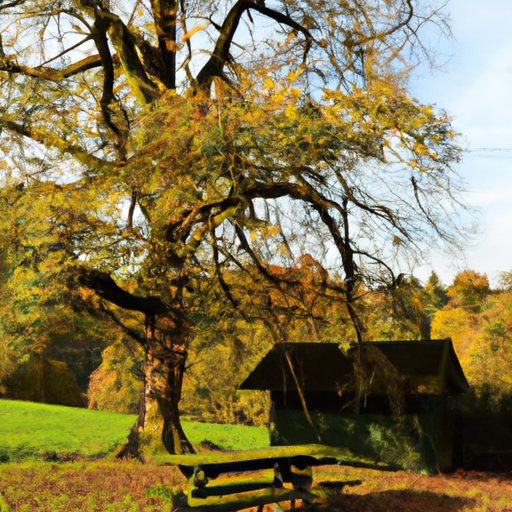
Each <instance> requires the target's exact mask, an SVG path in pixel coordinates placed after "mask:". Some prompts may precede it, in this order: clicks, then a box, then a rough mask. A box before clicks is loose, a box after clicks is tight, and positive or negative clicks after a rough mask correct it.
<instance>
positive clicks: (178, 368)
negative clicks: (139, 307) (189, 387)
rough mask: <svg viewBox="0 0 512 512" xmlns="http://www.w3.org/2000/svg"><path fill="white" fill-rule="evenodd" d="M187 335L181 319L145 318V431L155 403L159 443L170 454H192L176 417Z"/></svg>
mask: <svg viewBox="0 0 512 512" xmlns="http://www.w3.org/2000/svg"><path fill="white" fill-rule="evenodd" d="M189 335H190V327H189V325H188V323H187V322H186V321H185V320H184V319H182V318H171V317H170V316H167V315H158V316H151V317H150V316H148V317H147V355H146V364H145V376H146V385H145V393H146V396H145V399H144V402H145V404H144V405H145V411H144V413H145V416H146V417H145V420H144V428H145V429H146V428H147V427H148V426H149V424H150V423H151V421H150V420H149V416H150V414H151V412H150V409H151V405H152V404H154V402H155V401H156V403H157V404H158V409H159V411H160V413H161V416H162V419H163V425H162V430H161V436H162V442H163V444H164V446H165V448H166V449H167V451H168V452H169V453H171V454H174V453H194V448H193V447H192V445H191V444H190V442H189V440H188V439H187V437H186V435H185V432H184V431H183V428H182V426H181V422H180V413H179V402H180V399H181V387H182V383H183V374H184V372H185V364H186V361H187V348H188V341H189Z"/></svg>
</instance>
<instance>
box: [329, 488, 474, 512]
mask: <svg viewBox="0 0 512 512" xmlns="http://www.w3.org/2000/svg"><path fill="white" fill-rule="evenodd" d="M326 505H327V507H326V508H323V510H332V511H333V512H390V511H393V512H423V511H428V510H435V511H436V512H458V511H461V510H464V509H468V508H472V507H474V506H476V502H475V500H474V499H471V498H452V497H450V496H446V495H444V494H436V493H433V492H420V491H407V490H401V491H382V492H375V493H369V494H365V495H356V494H338V495H336V496H332V497H331V498H329V499H327V500H326Z"/></svg>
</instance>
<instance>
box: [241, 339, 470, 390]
mask: <svg viewBox="0 0 512 512" xmlns="http://www.w3.org/2000/svg"><path fill="white" fill-rule="evenodd" d="M368 346H369V347H372V348H377V349H379V350H380V352H381V353H382V354H384V356H385V357H386V358H387V360H388V361H389V362H390V363H391V364H392V365H393V366H394V368H395V369H396V372H397V373H398V375H400V377H401V378H402V380H403V381H404V383H407V384H408V392H409V393H416V392H417V393H427V394H442V393H444V392H445V391H447V392H448V393H451V394H458V393H463V392H464V391H466V390H467V389H468V388H469V384H468V382H467V380H466V377H465V376H464V372H463V371H462V367H461V366H460V363H459V360H458V358H457V355H456V354H455V350H454V349H453V344H452V342H451V340H450V339H445V340H423V341H385V342H369V343H368ZM356 350H357V345H356V344H352V346H351V348H350V349H349V351H348V354H344V353H343V352H342V351H341V350H340V348H339V346H338V344H336V343H287V344H278V345H275V346H274V347H273V348H272V349H271V350H270V351H269V352H268V353H267V354H266V355H265V356H264V358H263V359H262V360H261V361H260V363H259V364H258V365H257V366H256V368H255V369H254V370H253V372H252V373H251V374H250V375H249V376H248V377H247V379H246V380H245V381H244V382H243V383H242V384H241V386H240V389H258V390H270V391H285V390H289V391H291V390H296V389H297V386H296V383H295V379H294V377H293V375H292V373H291V372H290V369H289V365H288V363H287V360H286V353H287V354H288V356H289V357H290V360H291V361H292V365H293V368H294V372H295V375H296V377H297V379H298V380H299V383H300V386H301V388H302V390H303V391H306V392H329V391H335V390H337V389H339V388H340V387H341V386H343V385H345V384H347V383H350V382H351V380H352V379H353V376H354V369H353V361H354V358H353V356H354V355H355V352H356Z"/></svg>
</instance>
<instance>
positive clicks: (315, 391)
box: [240, 339, 469, 470]
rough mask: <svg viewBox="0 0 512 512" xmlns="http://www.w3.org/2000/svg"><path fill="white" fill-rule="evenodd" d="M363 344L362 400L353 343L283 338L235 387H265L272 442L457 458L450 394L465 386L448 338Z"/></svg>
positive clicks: (434, 463)
mask: <svg viewBox="0 0 512 512" xmlns="http://www.w3.org/2000/svg"><path fill="white" fill-rule="evenodd" d="M365 350H366V356H365V360H366V361H367V363H366V364H367V365H368V366H369V370H370V373H369V374H370V378H369V379H367V380H369V382H367V384H366V389H364V393H363V396H362V399H361V400H359V401H357V400H356V396H358V392H357V384H356V382H357V379H356V378H355V375H356V374H357V365H356V364H355V361H356V360H357V351H358V348H357V346H356V345H355V344H354V345H350V346H349V348H348V350H346V351H343V350H342V349H340V346H339V345H338V344H335V343H290V344H281V345H275V346H274V347H273V348H272V349H271V350H270V351H269V352H268V353H267V354H266V355H265V357H264V358H263V359H262V360H261V362H260V363H259V364H258V365H257V366H256V368H255V369H254V371H253V372H252V373H251V374H250V375H249V376H248V377H247V379H246V380H245V381H244V382H243V383H242V384H241V386H240V389H242V390H244V389H246V390H249V389H253V390H268V391H270V398H271V402H272V406H271V407H272V413H271V416H272V418H271V420H272V426H271V429H272V444H275V445H279V444H307V443H312V442H321V443H323V444H327V445H331V446H341V447H345V448H347V449H349V450H351V451H352V452H353V453H356V454H360V455H362V456H365V457H370V458H373V459H375V460H381V461H383V462H387V463H397V464H399V465H402V466H404V465H405V466H410V467H425V466H430V467H435V468H436V469H442V470H449V469H451V468H453V467H454V465H457V464H458V461H457V457H458V455H459V452H460V449H461V448H460V446H459V445H460V443H458V442H457V440H458V439H459V438H460V435H459V433H458V431H457V406H456V405H457V401H456V400H455V399H454V397H456V396H457V395H461V394H463V393H464V392H465V391H466V390H467V389H468V388H469V385H468V382H467V380H466V377H465V376H464V372H463V371H462V368H461V366H460V363H459V360H458V358H457V355H456V354H455V351H454V349H453V344H452V342H451V340H450V339H445V340H424V341H390V342H369V343H367V344H366V349H365ZM356 402H358V403H359V407H357V408H356V407H355V403H356ZM357 409H359V410H357ZM355 411H357V414H355V413H354V412H355ZM414 453H416V454H417V457H416V459H415V456H414V455H411V454H414ZM408 454H409V455H408ZM411 457H412V459H414V460H412V459H411ZM404 459H408V460H404Z"/></svg>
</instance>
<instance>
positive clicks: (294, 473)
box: [169, 445, 376, 512]
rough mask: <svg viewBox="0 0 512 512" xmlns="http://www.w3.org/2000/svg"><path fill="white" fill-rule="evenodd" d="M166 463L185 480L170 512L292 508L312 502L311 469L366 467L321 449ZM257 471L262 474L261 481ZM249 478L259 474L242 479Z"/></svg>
mask: <svg viewBox="0 0 512 512" xmlns="http://www.w3.org/2000/svg"><path fill="white" fill-rule="evenodd" d="M347 459H348V460H347ZM169 462H171V463H172V464H176V465H177V466H178V467H179V469H180V470H181V472H182V473H183V475H184V476H185V477H186V478H187V479H188V486H187V489H186V491H185V492H183V493H178V494H177V495H176V496H175V497H174V499H173V510H182V511H184V510H190V509H193V510H194V512H200V511H208V512H231V511H236V510H240V509H242V508H248V507H255V506H256V507H258V510H262V509H263V506H264V505H266V504H270V503H278V502H281V501H290V502H291V505H292V508H294V505H295V501H296V500H297V499H302V500H303V501H304V502H311V501H312V500H313V498H314V496H313V495H312V494H311V492H310V488H311V485H312V483H313V478H312V470H311V468H312V467H314V466H320V465H325V464H337V463H346V464H347V465H351V466H354V465H356V466H361V467H369V466H370V465H369V464H365V463H358V462H357V461H354V460H353V455H352V454H351V453H350V452H348V450H344V449H342V448H334V447H328V446H323V445H302V446H275V447H270V448H266V449H262V450H248V451H241V452H222V453H214V452H208V453H200V454H194V455H173V456H170V460H169ZM371 467H376V466H375V465H371ZM262 471H263V472H266V474H264V476H263V477H262V476H261V472H262ZM251 472H253V473H254V472H260V473H259V474H258V475H247V473H251ZM220 475H225V476H227V478H223V479H222V480H223V482H221V483H219V484H218V485H208V484H209V483H210V481H211V480H215V479H217V478H218V477H219V476H220Z"/></svg>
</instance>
